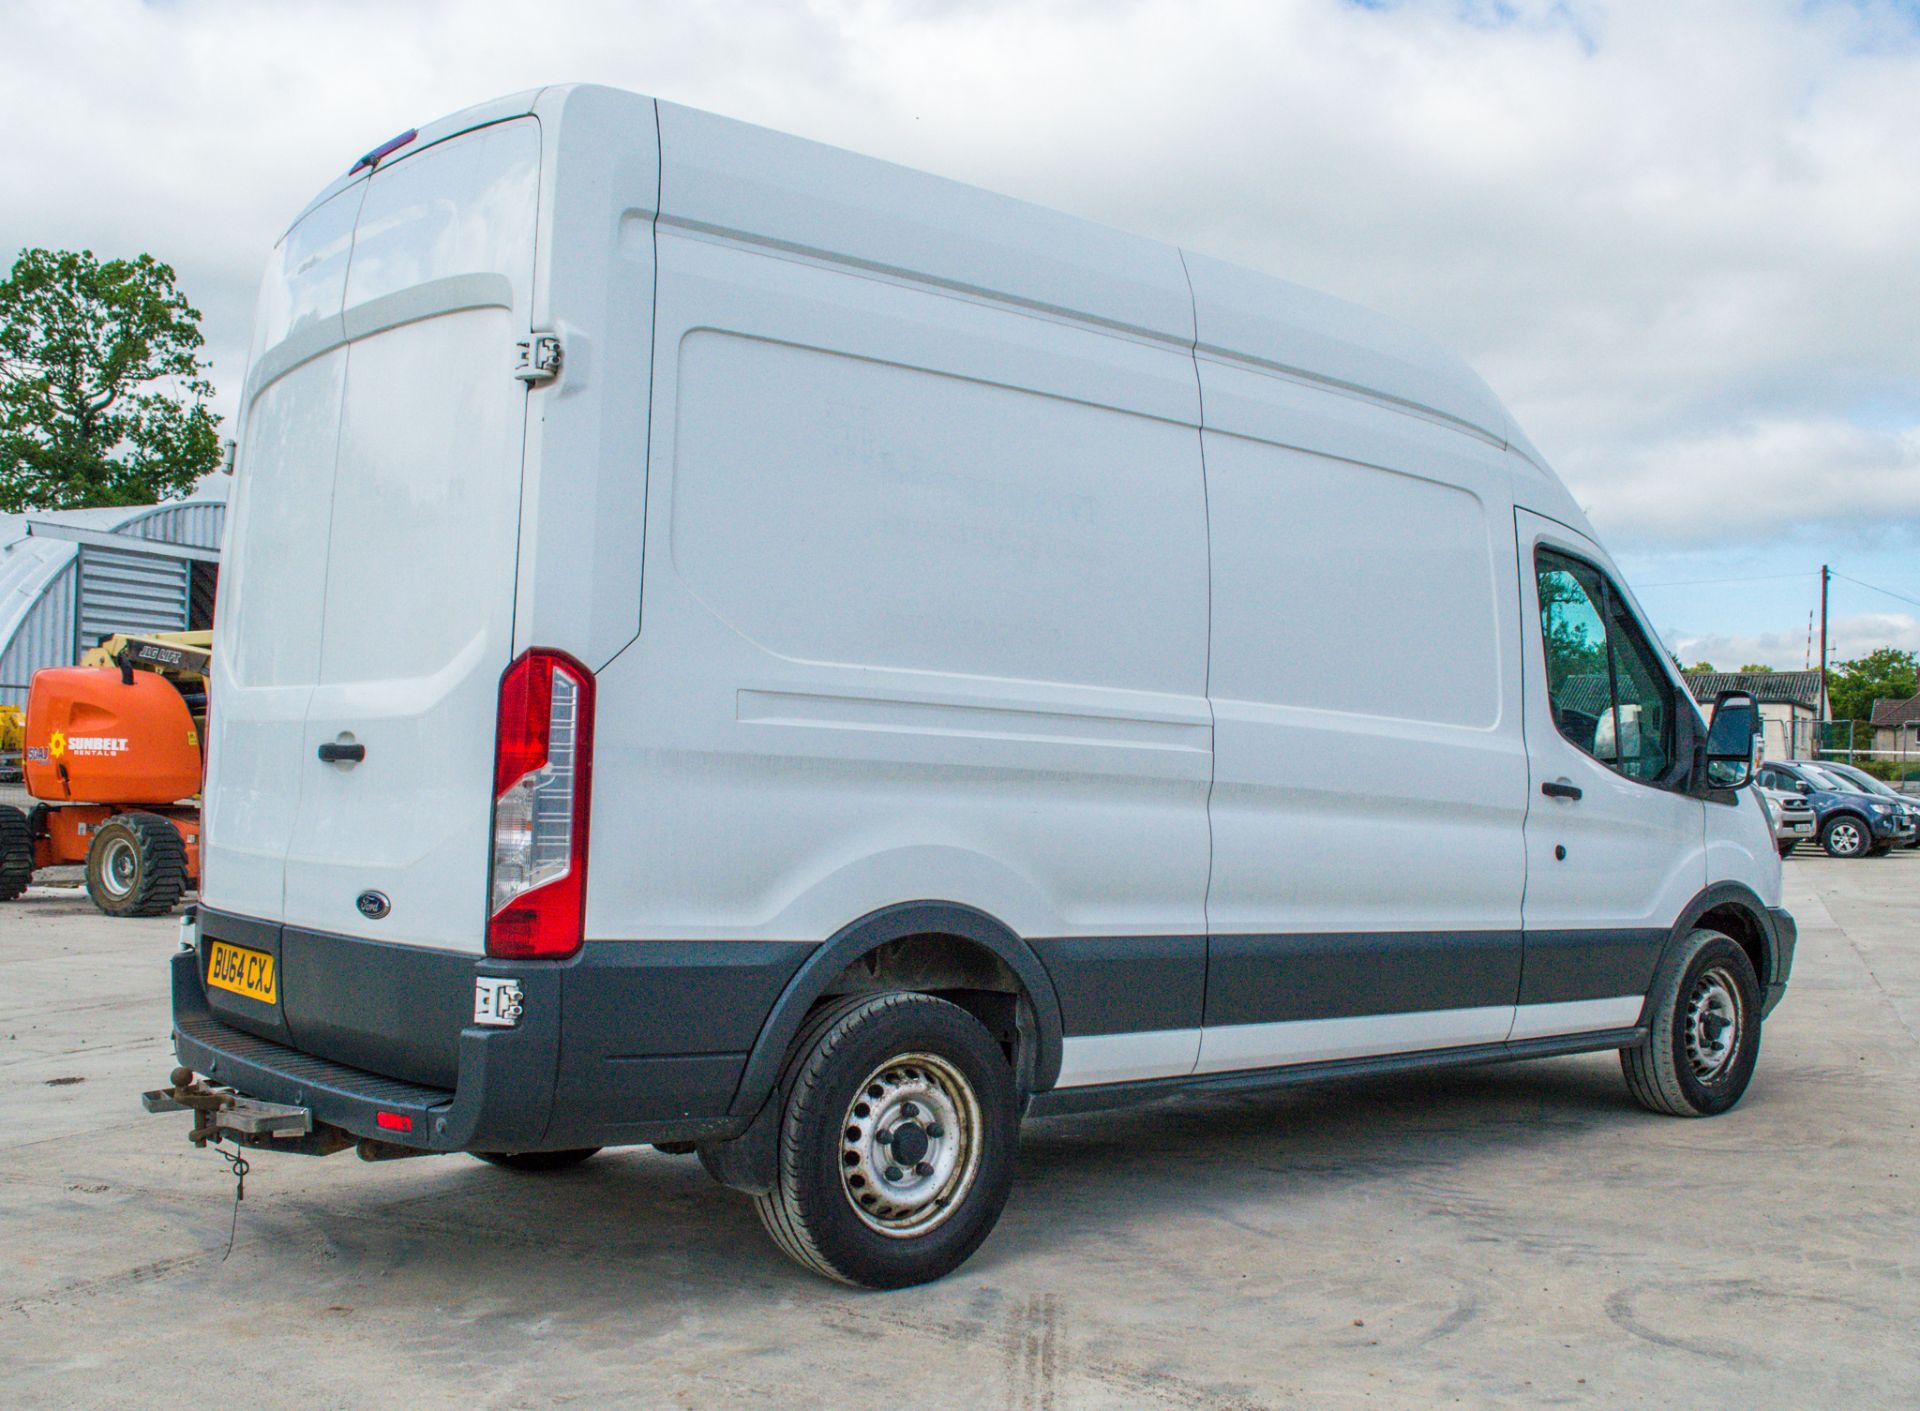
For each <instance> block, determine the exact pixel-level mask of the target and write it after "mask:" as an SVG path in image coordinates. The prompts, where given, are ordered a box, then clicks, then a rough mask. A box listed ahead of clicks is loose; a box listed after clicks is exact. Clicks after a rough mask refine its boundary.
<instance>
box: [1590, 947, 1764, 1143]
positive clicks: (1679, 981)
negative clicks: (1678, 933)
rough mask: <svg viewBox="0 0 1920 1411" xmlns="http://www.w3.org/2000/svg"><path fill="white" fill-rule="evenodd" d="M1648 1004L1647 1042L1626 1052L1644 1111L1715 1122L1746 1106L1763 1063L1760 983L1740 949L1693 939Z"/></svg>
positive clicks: (1630, 1082) (1624, 1062)
mask: <svg viewBox="0 0 1920 1411" xmlns="http://www.w3.org/2000/svg"><path fill="white" fill-rule="evenodd" d="M1648 1004H1649V1009H1648V1017H1649V1023H1648V1031H1649V1034H1648V1038H1647V1042H1646V1043H1644V1044H1642V1045H1641V1046H1640V1047H1639V1048H1624V1049H1621V1050H1620V1067H1621V1070H1622V1071H1623V1072H1624V1073H1625V1074H1626V1075H1627V1087H1628V1088H1629V1089H1631V1090H1632V1092H1633V1096H1634V1098H1635V1099H1636V1100H1637V1101H1638V1102H1639V1103H1640V1105H1641V1106H1642V1107H1644V1108H1646V1109H1647V1110H1648V1111H1650V1112H1662V1113H1666V1114H1668V1115H1669V1116H1673V1117H1713V1116H1717V1115H1718V1114H1720V1113H1722V1112H1725V1111H1726V1110H1727V1109H1728V1108H1730V1107H1732V1106H1733V1105H1734V1104H1735V1103H1737V1102H1739V1101H1740V1098H1741V1095H1742V1094H1743V1093H1745V1092H1746V1090H1747V1084H1748V1083H1749V1082H1750V1081H1751V1080H1752V1078H1753V1066H1754V1063H1755V1062H1756V1061H1757V1060H1758V1059H1759V1057H1760V982H1759V980H1758V979H1757V978H1756V977H1755V976H1754V973H1753V962H1752V961H1751V960H1749V959H1748V958H1747V953H1746V952H1745V951H1744V950H1742V949H1740V946H1739V944H1738V943H1737V942H1735V941H1734V940H1732V939H1731V938H1730V937H1727V936H1724V935H1722V934H1721V933H1720V932H1718V931H1708V930H1705V929H1702V930H1698V931H1695V932H1693V933H1692V934H1691V935H1689V936H1688V937H1687V939H1686V941H1685V943H1684V944H1682V945H1681V946H1680V947H1679V948H1678V949H1677V950H1676V952H1675V953H1674V954H1673V955H1672V956H1671V957H1669V959H1668V961H1667V963H1666V964H1665V965H1664V966H1663V967H1662V968H1661V971H1660V974H1659V976H1658V977H1657V978H1656V979H1655V980H1654V986H1653V994H1652V995H1651V996H1650V997H1649V1000H1648Z"/></svg>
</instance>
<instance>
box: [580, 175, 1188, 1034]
mask: <svg viewBox="0 0 1920 1411" xmlns="http://www.w3.org/2000/svg"><path fill="white" fill-rule="evenodd" d="M674 170H676V168H675V167H674V165H673V162H672V159H671V157H669V161H668V172H669V182H668V185H667V187H666V189H665V192H664V201H663V204H664V206H665V214H663V216H662V221H661V228H660V234H659V257H660V266H659V268H660V302H659V312H658V328H659V338H658V344H657V348H656V363H655V366H656V369H657V373H656V380H655V390H654V406H655V418H654V430H653V450H652V467H653V471H652V484H651V487H650V491H649V507H648V545H647V562H648V575H647V584H646V589H645V602H646V609H645V616H646V627H645V630H644V631H643V633H642V634H641V637H640V639H639V641H638V642H636V644H635V645H634V647H633V648H632V649H631V650H629V651H628V652H626V653H624V654H623V655H622V656H621V657H620V658H619V659H618V660H616V661H615V662H613V663H612V664H611V665H610V666H609V667H608V668H607V669H606V671H604V672H603V673H602V676H601V682H600V689H601V693H602V694H601V700H602V706H601V714H600V724H599V737H598V742H597V746H596V766H595V767H596V783H595V799H594V837H595V848H596V854H595V862H594V864H593V866H594V872H593V885H592V888H591V890H590V895H589V899H588V934H589V935H590V936H591V937H595V938H602V937H604V938H623V937H624V938H638V937H662V938H677V939H718V940H740V939H787V940H794V941H818V940H819V939H821V938H822V937H824V936H828V935H831V934H833V933H834V932H835V931H837V930H839V929H840V928H841V927H843V926H845V925H846V924H848V923H849V922H851V921H853V920H855V919H857V918H859V917H861V916H863V915H866V914H868V913H870V912H872V911H875V910H877V909H879V908H881V907H885V906H888V905H892V904H895V903H901V902H909V901H922V900H947V901H955V902H961V903H964V904H966V905H969V906H972V907H975V908H978V909H979V910H981V911H984V912H986V913H988V914H989V915H992V916H994V917H995V918H996V919H998V920H999V921H1000V922H1002V923H1004V924H1005V925H1007V926H1009V927H1010V928H1012V929H1013V930H1014V931H1016V932H1018V933H1019V934H1021V935H1023V936H1070V935H1086V934H1092V935H1102V936H1115V937H1124V936H1145V937H1154V936H1168V935H1176V936H1185V937H1188V938H1189V941H1188V944H1187V947H1186V955H1185V959H1184V963H1185V965H1186V967H1187V968H1188V970H1189V971H1191V972H1192V974H1193V975H1194V976H1195V978H1196V979H1197V978H1198V976H1199V975H1200V973H1201V970H1202V968H1203V967H1204V949H1205V946H1204V940H1203V939H1202V936H1203V933H1204V918H1203V896H1204V890H1205V879H1206V869H1207V830H1206V813H1205V799H1206V790H1207V784H1208V778H1209V773H1210V769H1209V765H1210V750H1209V737H1210V731H1209V720H1208V711H1207V705H1206V700H1205V695H1204V692H1205V669H1206V596H1207V567H1206V539H1205V533H1206V527H1205V504H1204V499H1203V489H1202V485H1201V475H1200V462H1199V448H1198V435H1197V431H1196V426H1195V424H1196V422H1197V412H1198V406H1197V397H1196V393H1195V387H1194V383H1193V375H1192V363H1191V360H1190V357H1189V356H1188V355H1187V354H1186V352H1185V350H1184V349H1182V348H1179V347H1177V346H1173V345H1169V344H1165V343H1158V342H1154V341H1151V340H1147V339H1144V338H1137V337H1127V338H1122V337H1116V336H1113V335H1111V334H1109V333H1106V332H1102V331H1096V330H1094V329H1090V328H1087V327H1085V326H1082V325H1077V324H1075V323H1073V322H1070V321H1067V320H1063V319H1056V318H1042V317H1037V316H1035V315H1033V314H1031V313H1029V312H1025V311H1021V310H1018V309H1014V308H1009V307H1006V306H1001V305H995V304H992V303H989V302H987V301H984V300H977V299H963V298H958V297H955V296H953V295H952V294H950V293H947V292H943V291H939V290H934V289H929V288H924V287H916V286H915V285H913V284H912V283H911V282H909V281H906V280H904V279H880V278H876V277H873V276H871V275H869V274H866V273H864V272H856V271H854V270H851V269H848V268H845V267H836V266H835V265H834V264H832V263H830V262H827V261H824V260H802V259H798V258H794V257H789V256H785V255H780V254H775V253H771V252H767V251H764V250H762V249H759V248H755V247H751V246H745V245H741V244H736V243H733V242H730V241H723V240H720V239H717V238H714V237H713V236H711V235H709V234H706V233H701V234H689V233H687V232H686V231H683V230H680V229H677V228H676V227H675V226H674V223H673V222H674V209H675V193H674V190H673V186H672V180H671V176H672V173H673V171H674ZM1176 273H1177V270H1176ZM616 836H617V837H621V838H623V839H625V840H627V841H626V844H625V846H624V847H623V849H622V861H621V862H620V863H619V864H618V865H615V864H613V863H611V862H609V861H608V858H609V854H607V853H605V852H602V851H600V849H601V848H602V847H603V846H604V842H603V840H606V839H609V838H612V837H616ZM1193 993H1194V994H1195V996H1196V1002H1197V994H1198V988H1197V985H1196V986H1195V987H1194V989H1193ZM1188 1017H1189V1018H1190V1020H1191V1022H1192V1023H1194V1024H1197V1022H1198V1013H1197V1010H1196V1012H1195V1013H1193V1014H1192V1015H1190V1016H1188Z"/></svg>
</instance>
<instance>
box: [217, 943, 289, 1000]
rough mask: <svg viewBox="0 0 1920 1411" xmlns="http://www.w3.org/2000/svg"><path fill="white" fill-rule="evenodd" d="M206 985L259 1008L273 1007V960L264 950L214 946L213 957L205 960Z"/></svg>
mask: <svg viewBox="0 0 1920 1411" xmlns="http://www.w3.org/2000/svg"><path fill="white" fill-rule="evenodd" d="M207 983H208V984H209V985H213V986H216V987H217V988H219V989H223V990H231V991H232V992H233V993H234V994H236V995H245V996H246V997H247V998H248V999H257V1000H259V1001H260V1002H261V1003H262V1004H272V1003H273V1002H274V1000H275V999H276V998H278V996H279V985H278V977H277V976H276V975H275V974H274V965H273V957H272V956H270V955H268V954H267V953H266V952H265V951H263V950H248V949H247V948H246V947H245V946H231V945H228V944H227V943H226V942H225V941H215V942H214V943H213V953H212V955H210V956H209V957H208V959H207Z"/></svg>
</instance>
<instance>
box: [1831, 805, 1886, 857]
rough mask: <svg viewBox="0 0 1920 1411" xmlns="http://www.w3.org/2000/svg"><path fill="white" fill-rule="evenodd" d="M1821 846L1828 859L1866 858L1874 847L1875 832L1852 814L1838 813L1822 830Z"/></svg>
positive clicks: (1864, 821) (1862, 819)
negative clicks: (1825, 851)
mask: <svg viewBox="0 0 1920 1411" xmlns="http://www.w3.org/2000/svg"><path fill="white" fill-rule="evenodd" d="M1820 846H1821V847H1823V848H1825V849H1826V850H1827V856H1828V857H1865V856H1866V855H1867V853H1868V851H1869V850H1870V849H1871V848H1872V847H1873V830H1872V829H1871V828H1869V827H1868V826H1867V821H1866V819H1864V818H1860V817H1858V816H1856V815H1854V814H1851V813H1836V814H1835V815H1834V816H1833V817H1832V818H1829V819H1828V820H1827V822H1826V826H1825V827H1823V828H1821V830H1820Z"/></svg>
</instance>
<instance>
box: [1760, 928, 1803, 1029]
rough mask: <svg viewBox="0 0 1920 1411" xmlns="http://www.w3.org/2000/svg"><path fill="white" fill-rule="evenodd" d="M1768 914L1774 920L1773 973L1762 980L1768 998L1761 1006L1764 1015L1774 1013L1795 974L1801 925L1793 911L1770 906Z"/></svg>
mask: <svg viewBox="0 0 1920 1411" xmlns="http://www.w3.org/2000/svg"><path fill="white" fill-rule="evenodd" d="M1767 916H1768V919H1770V920H1771V921H1772V922H1773V973H1772V974H1771V975H1768V976H1765V977H1763V981H1762V982H1763V983H1764V984H1765V986H1766V999H1765V1001H1764V1002H1763V1003H1762V1005H1761V1007H1760V1013H1761V1015H1762V1016H1763V1017H1764V1016H1765V1015H1768V1014H1771V1013H1773V1008H1774V1006H1775V1005H1777V1004H1779V1003H1780V997H1781V996H1782V995H1784V994H1785V993H1786V992H1787V980H1788V979H1789V978H1790V977H1791V976H1792V974H1793V948H1794V946H1795V944H1796V943H1797V942H1798V941H1799V939H1800V926H1799V923H1798V922H1796V921H1795V920H1794V919H1793V914H1792V913H1791V912H1789V911H1787V910H1786V909H1785V908H1783V907H1777V906H1770V907H1768V908H1767Z"/></svg>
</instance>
